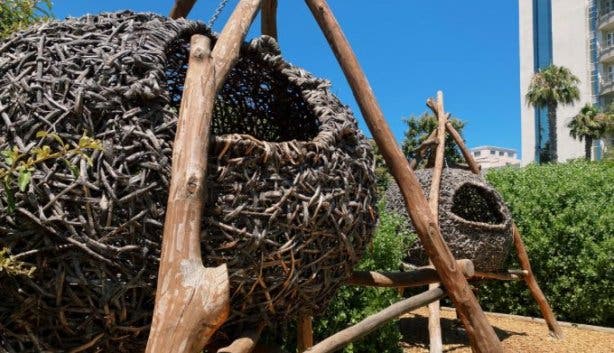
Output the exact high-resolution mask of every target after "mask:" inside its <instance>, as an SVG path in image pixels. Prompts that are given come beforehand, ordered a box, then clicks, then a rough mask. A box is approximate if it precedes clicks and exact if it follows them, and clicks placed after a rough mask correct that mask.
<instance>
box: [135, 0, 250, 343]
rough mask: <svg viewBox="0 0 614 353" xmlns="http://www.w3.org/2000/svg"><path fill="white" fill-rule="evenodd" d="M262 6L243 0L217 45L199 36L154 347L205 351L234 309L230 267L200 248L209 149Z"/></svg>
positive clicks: (183, 113)
mask: <svg viewBox="0 0 614 353" xmlns="http://www.w3.org/2000/svg"><path fill="white" fill-rule="evenodd" d="M259 8H260V0H241V1H240V3H239V4H238V5H237V8H236V9H235V11H234V12H233V14H232V16H231V18H230V20H229V22H228V23H227V24H226V26H225V27H224V29H223V30H222V33H221V35H220V37H219V39H218V41H217V43H216V45H215V48H214V49H213V51H210V43H209V39H208V38H207V37H205V36H202V35H195V36H193V37H192V42H191V48H190V59H189V63H188V71H187V73H186V80H185V89H184V92H183V97H182V99H181V107H180V112H179V120H178V123H177V134H176V136H175V145H174V148H173V162H172V178H171V186H170V190H169V198H168V204H167V212H166V219H165V223H164V234H163V238H162V254H161V259H160V269H159V271H158V286H157V288H156V303H155V308H154V315H153V321H152V327H151V332H150V335H149V340H148V342H147V347H146V351H145V352H146V353H163V352H164V353H166V352H176V353H196V352H200V351H202V349H203V347H204V346H205V344H206V343H207V341H208V340H209V338H210V337H211V335H212V334H213V333H214V332H215V331H216V330H217V329H218V328H219V327H220V326H221V325H222V324H223V323H224V321H226V319H227V317H228V313H229V311H230V304H229V302H230V298H229V296H230V295H229V292H230V288H229V283H228V272H227V269H226V266H225V265H221V266H219V267H217V268H214V269H211V268H205V267H204V266H203V262H202V258H201V251H200V236H201V233H200V224H201V217H202V213H203V205H204V192H205V189H206V188H205V184H204V183H205V176H206V167H207V147H208V139H209V129H210V126H211V118H212V115H213V105H214V101H215V96H216V92H217V91H218V90H219V88H220V87H221V86H222V84H223V81H224V79H225V77H226V75H227V74H228V71H229V70H230V68H231V67H232V65H233V64H234V63H235V62H236V61H237V60H238V56H239V48H240V46H241V44H242V42H243V39H244V38H245V35H246V34H247V31H248V29H249V26H250V24H251V23H252V21H253V19H254V17H255V16H256V13H257V11H258V9H259Z"/></svg>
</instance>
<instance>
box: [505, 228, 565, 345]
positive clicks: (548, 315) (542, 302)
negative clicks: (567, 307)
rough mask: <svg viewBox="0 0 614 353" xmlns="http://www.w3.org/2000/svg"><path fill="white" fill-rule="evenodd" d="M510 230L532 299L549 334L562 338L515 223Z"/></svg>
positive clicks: (561, 331)
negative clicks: (546, 325) (512, 233)
mask: <svg viewBox="0 0 614 353" xmlns="http://www.w3.org/2000/svg"><path fill="white" fill-rule="evenodd" d="M512 231H513V232H514V247H515V248H516V254H517V255H518V262H519V263H520V267H521V268H522V269H523V270H526V271H527V274H526V276H524V277H523V278H524V281H525V283H526V284H527V286H528V287H529V291H530V292H531V295H532V296H533V299H534V300H535V302H537V305H538V306H539V310H540V311H541V312H542V316H543V317H544V320H545V321H546V323H547V324H548V328H549V329H550V334H551V335H552V336H554V337H555V338H558V339H562V338H563V330H561V326H559V323H558V322H557V321H556V317H555V316H554V312H553V311H552V308H551V307H550V304H549V303H548V299H546V296H545V295H544V292H542V290H541V288H539V284H537V280H536V279H535V275H534V274H533V270H532V269H531V262H530V261H529V255H527V250H526V249H525V247H524V242H523V241H522V238H521V237H520V232H519V231H518V228H517V227H516V225H515V224H512Z"/></svg>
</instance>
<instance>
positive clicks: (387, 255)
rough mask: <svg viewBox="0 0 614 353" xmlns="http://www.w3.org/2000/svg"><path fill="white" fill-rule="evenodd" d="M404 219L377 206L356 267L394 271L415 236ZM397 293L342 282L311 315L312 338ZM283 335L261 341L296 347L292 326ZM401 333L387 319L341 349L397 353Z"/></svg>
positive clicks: (372, 311) (378, 307) (355, 318)
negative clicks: (368, 240)
mask: <svg viewBox="0 0 614 353" xmlns="http://www.w3.org/2000/svg"><path fill="white" fill-rule="evenodd" d="M403 222H404V220H403V219H402V218H401V217H400V216H398V215H393V214H390V213H387V212H386V211H385V210H383V207H380V219H379V225H378V228H377V230H376V232H375V235H374V238H373V242H372V245H371V247H370V249H368V250H367V252H366V253H365V254H364V256H363V258H362V260H361V262H360V264H359V265H358V267H357V270H365V271H366V270H382V271H398V270H399V268H400V265H401V260H402V259H403V258H404V257H405V249H407V248H408V247H409V246H410V243H411V242H412V241H414V240H415V237H414V236H413V235H411V234H410V233H408V232H407V231H405V230H404V229H405V228H406V227H405V226H404V225H403V224H404V223H403ZM400 299H401V298H400V296H399V293H398V292H397V291H396V290H395V289H391V288H372V287H370V288H368V287H354V286H344V287H341V288H340V289H339V291H338V292H337V294H336V296H335V298H333V300H332V302H331V303H330V305H329V306H328V308H327V310H326V311H325V312H324V313H322V315H320V316H317V317H315V318H314V340H315V341H316V342H318V341H321V340H322V339H324V338H326V337H328V336H331V335H332V334H334V333H336V332H338V331H340V330H342V329H344V328H346V327H348V326H350V325H354V324H356V323H358V322H359V321H360V320H362V319H364V318H365V317H367V316H369V315H371V314H375V313H376V312H378V311H380V310H382V309H384V308H386V307H387V306H389V305H391V304H393V303H395V302H397V301H398V300H400ZM285 331H286V332H285V333H282V335H283V337H281V336H278V337H276V338H271V337H266V336H265V338H264V340H265V342H266V341H270V340H271V339H274V340H277V343H278V344H281V345H282V346H283V347H284V349H285V351H288V352H294V351H296V348H295V345H296V342H295V337H296V329H295V327H294V326H291V327H288V328H287V329H286V330H285ZM400 340H401V333H400V331H399V328H398V325H397V324H396V322H390V323H388V324H386V325H385V326H383V327H381V328H380V329H378V330H376V331H374V332H372V333H371V334H369V335H367V336H365V337H364V338H362V339H361V340H359V341H356V342H354V343H352V344H350V345H348V346H347V347H345V349H344V350H343V352H345V353H354V352H360V353H387V352H389V353H393V352H394V353H397V352H398V353H400V352H401V348H400V347H399V344H398V343H399V341H400Z"/></svg>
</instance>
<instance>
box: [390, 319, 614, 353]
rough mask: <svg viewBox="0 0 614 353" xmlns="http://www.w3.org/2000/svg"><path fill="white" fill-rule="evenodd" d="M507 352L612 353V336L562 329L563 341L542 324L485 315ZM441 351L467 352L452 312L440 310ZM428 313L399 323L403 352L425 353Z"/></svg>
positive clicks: (609, 333) (461, 330)
mask: <svg viewBox="0 0 614 353" xmlns="http://www.w3.org/2000/svg"><path fill="white" fill-rule="evenodd" d="M487 316H488V320H489V321H490V324H491V325H493V327H494V329H495V332H496V333H497V336H499V339H500V340H501V343H502V344H503V348H504V350H505V352H509V353H614V333H612V332H600V331H594V330H589V329H584V328H577V327H562V329H563V332H564V335H565V337H564V339H563V340H557V339H554V338H552V337H550V336H549V335H548V328H547V326H546V324H545V323H539V322H528V321H524V320H520V319H516V318H510V317H500V316H494V315H491V314H487ZM441 317H442V320H441V325H442V331H443V343H444V350H443V351H444V352H453V353H471V348H470V347H469V345H468V341H467V336H466V335H465V332H464V330H463V329H462V328H461V327H462V326H461V325H460V324H459V322H458V321H457V320H456V315H455V313H454V311H452V310H442V312H441ZM427 322H428V310H427V309H426V308H421V309H418V310H416V311H414V312H412V313H410V314H407V315H405V316H404V317H403V318H401V320H400V325H401V332H403V336H404V337H403V342H401V345H402V347H403V349H404V352H405V353H428V329H427Z"/></svg>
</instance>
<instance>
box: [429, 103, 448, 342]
mask: <svg viewBox="0 0 614 353" xmlns="http://www.w3.org/2000/svg"><path fill="white" fill-rule="evenodd" d="M427 105H428V106H429V107H430V108H431V109H432V110H433V113H435V117H436V118H437V128H436V129H435V130H436V131H437V133H436V136H437V139H436V141H437V148H436V149H435V153H434V155H435V163H434V166H433V176H432V178H431V189H430V191H429V208H430V209H431V213H433V217H435V219H436V220H439V189H440V186H441V173H442V172H443V159H444V153H445V149H446V122H447V120H448V119H447V117H446V114H445V111H444V108H443V92H441V91H438V92H437V101H436V102H433V101H432V100H431V99H429V100H428V101H427ZM429 262H431V261H430V260H429ZM438 286H439V284H438V283H431V284H429V289H434V288H437V287H438ZM428 309H429V324H428V327H429V352H430V353H441V352H442V351H443V342H442V339H441V314H440V309H439V301H434V302H432V303H431V304H429V306H428Z"/></svg>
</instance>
